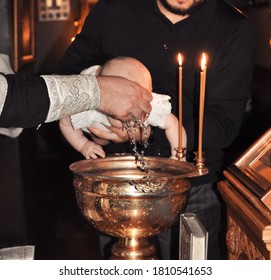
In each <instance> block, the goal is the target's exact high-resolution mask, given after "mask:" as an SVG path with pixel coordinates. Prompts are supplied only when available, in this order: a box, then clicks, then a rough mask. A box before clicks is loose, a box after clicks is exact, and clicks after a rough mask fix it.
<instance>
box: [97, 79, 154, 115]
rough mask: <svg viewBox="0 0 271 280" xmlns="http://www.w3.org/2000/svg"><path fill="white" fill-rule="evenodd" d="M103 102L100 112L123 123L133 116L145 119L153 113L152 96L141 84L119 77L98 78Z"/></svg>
mask: <svg viewBox="0 0 271 280" xmlns="http://www.w3.org/2000/svg"><path fill="white" fill-rule="evenodd" d="M97 81H98V84H99V88H100V93H101V100H100V105H99V107H98V110H99V111H101V112H103V113H105V114H107V115H109V116H111V117H113V118H115V119H118V120H121V121H129V120H131V118H132V116H134V117H135V118H136V119H145V118H146V116H147V114H149V112H150V111H151V105H150V102H151V100H152V94H151V92H150V91H148V90H147V89H145V88H143V87H141V86H140V85H139V84H137V83H135V82H132V81H130V80H128V79H125V78H122V77H117V76H98V77H97Z"/></svg>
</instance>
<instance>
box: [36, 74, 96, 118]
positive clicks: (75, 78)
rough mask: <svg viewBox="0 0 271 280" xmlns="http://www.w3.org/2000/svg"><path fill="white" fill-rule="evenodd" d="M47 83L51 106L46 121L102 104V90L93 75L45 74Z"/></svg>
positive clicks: (44, 77)
mask: <svg viewBox="0 0 271 280" xmlns="http://www.w3.org/2000/svg"><path fill="white" fill-rule="evenodd" d="M41 77H42V78H43V79H44V80H45V82H46V85H47V89H48V95H49V98H50V108H49V112H48V115H47V118H46V121H45V122H52V121H55V120H59V119H61V118H63V117H66V116H69V115H72V114H76V113H79V112H81V111H87V110H92V109H97V108H98V106H99V104H100V90H99V86H98V83H97V80H96V78H95V76H93V75H70V76H61V75H48V76H47V75H45V76H41Z"/></svg>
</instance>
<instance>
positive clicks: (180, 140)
mask: <svg viewBox="0 0 271 280" xmlns="http://www.w3.org/2000/svg"><path fill="white" fill-rule="evenodd" d="M178 62H179V147H178V148H179V149H181V148H183V143H182V127H183V67H182V64H183V60H182V56H181V54H180V53H179V54H178Z"/></svg>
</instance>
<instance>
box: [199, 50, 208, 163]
mask: <svg viewBox="0 0 271 280" xmlns="http://www.w3.org/2000/svg"><path fill="white" fill-rule="evenodd" d="M206 70H207V62H206V55H205V53H203V54H202V59H201V70H200V96H199V98H200V101H199V140H198V158H199V159H201V158H202V132H203V115H204V100H205V86H206Z"/></svg>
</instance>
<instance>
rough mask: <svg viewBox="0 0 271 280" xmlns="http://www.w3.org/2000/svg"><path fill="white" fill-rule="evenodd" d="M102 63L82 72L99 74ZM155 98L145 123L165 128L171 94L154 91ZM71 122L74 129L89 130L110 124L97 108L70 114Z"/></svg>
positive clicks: (169, 110) (169, 109) (103, 127)
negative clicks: (89, 128) (92, 127)
mask: <svg viewBox="0 0 271 280" xmlns="http://www.w3.org/2000/svg"><path fill="white" fill-rule="evenodd" d="M100 67H101V66H100V65H94V66H91V67H89V68H87V69H85V70H83V71H82V72H81V74H91V75H98V74H99V70H100ZM152 96H153V99H152V101H151V105H152V111H151V112H150V115H149V117H148V118H147V120H146V123H145V125H152V126H158V127H159V128H162V129H164V128H165V124H166V121H167V118H168V115H169V114H170V113H171V103H170V102H169V100H170V96H169V95H164V94H157V93H154V92H153V93H152ZM70 119H71V123H72V126H73V128H74V129H80V128H81V129H83V130H84V131H86V132H88V130H87V129H84V128H86V127H90V126H94V127H96V128H99V129H101V130H105V131H109V130H108V129H107V128H106V127H105V126H109V125H110V123H109V121H108V119H107V116H106V115H105V114H103V113H101V112H98V111H96V110H89V111H87V112H81V113H78V114H75V115H72V116H70Z"/></svg>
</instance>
